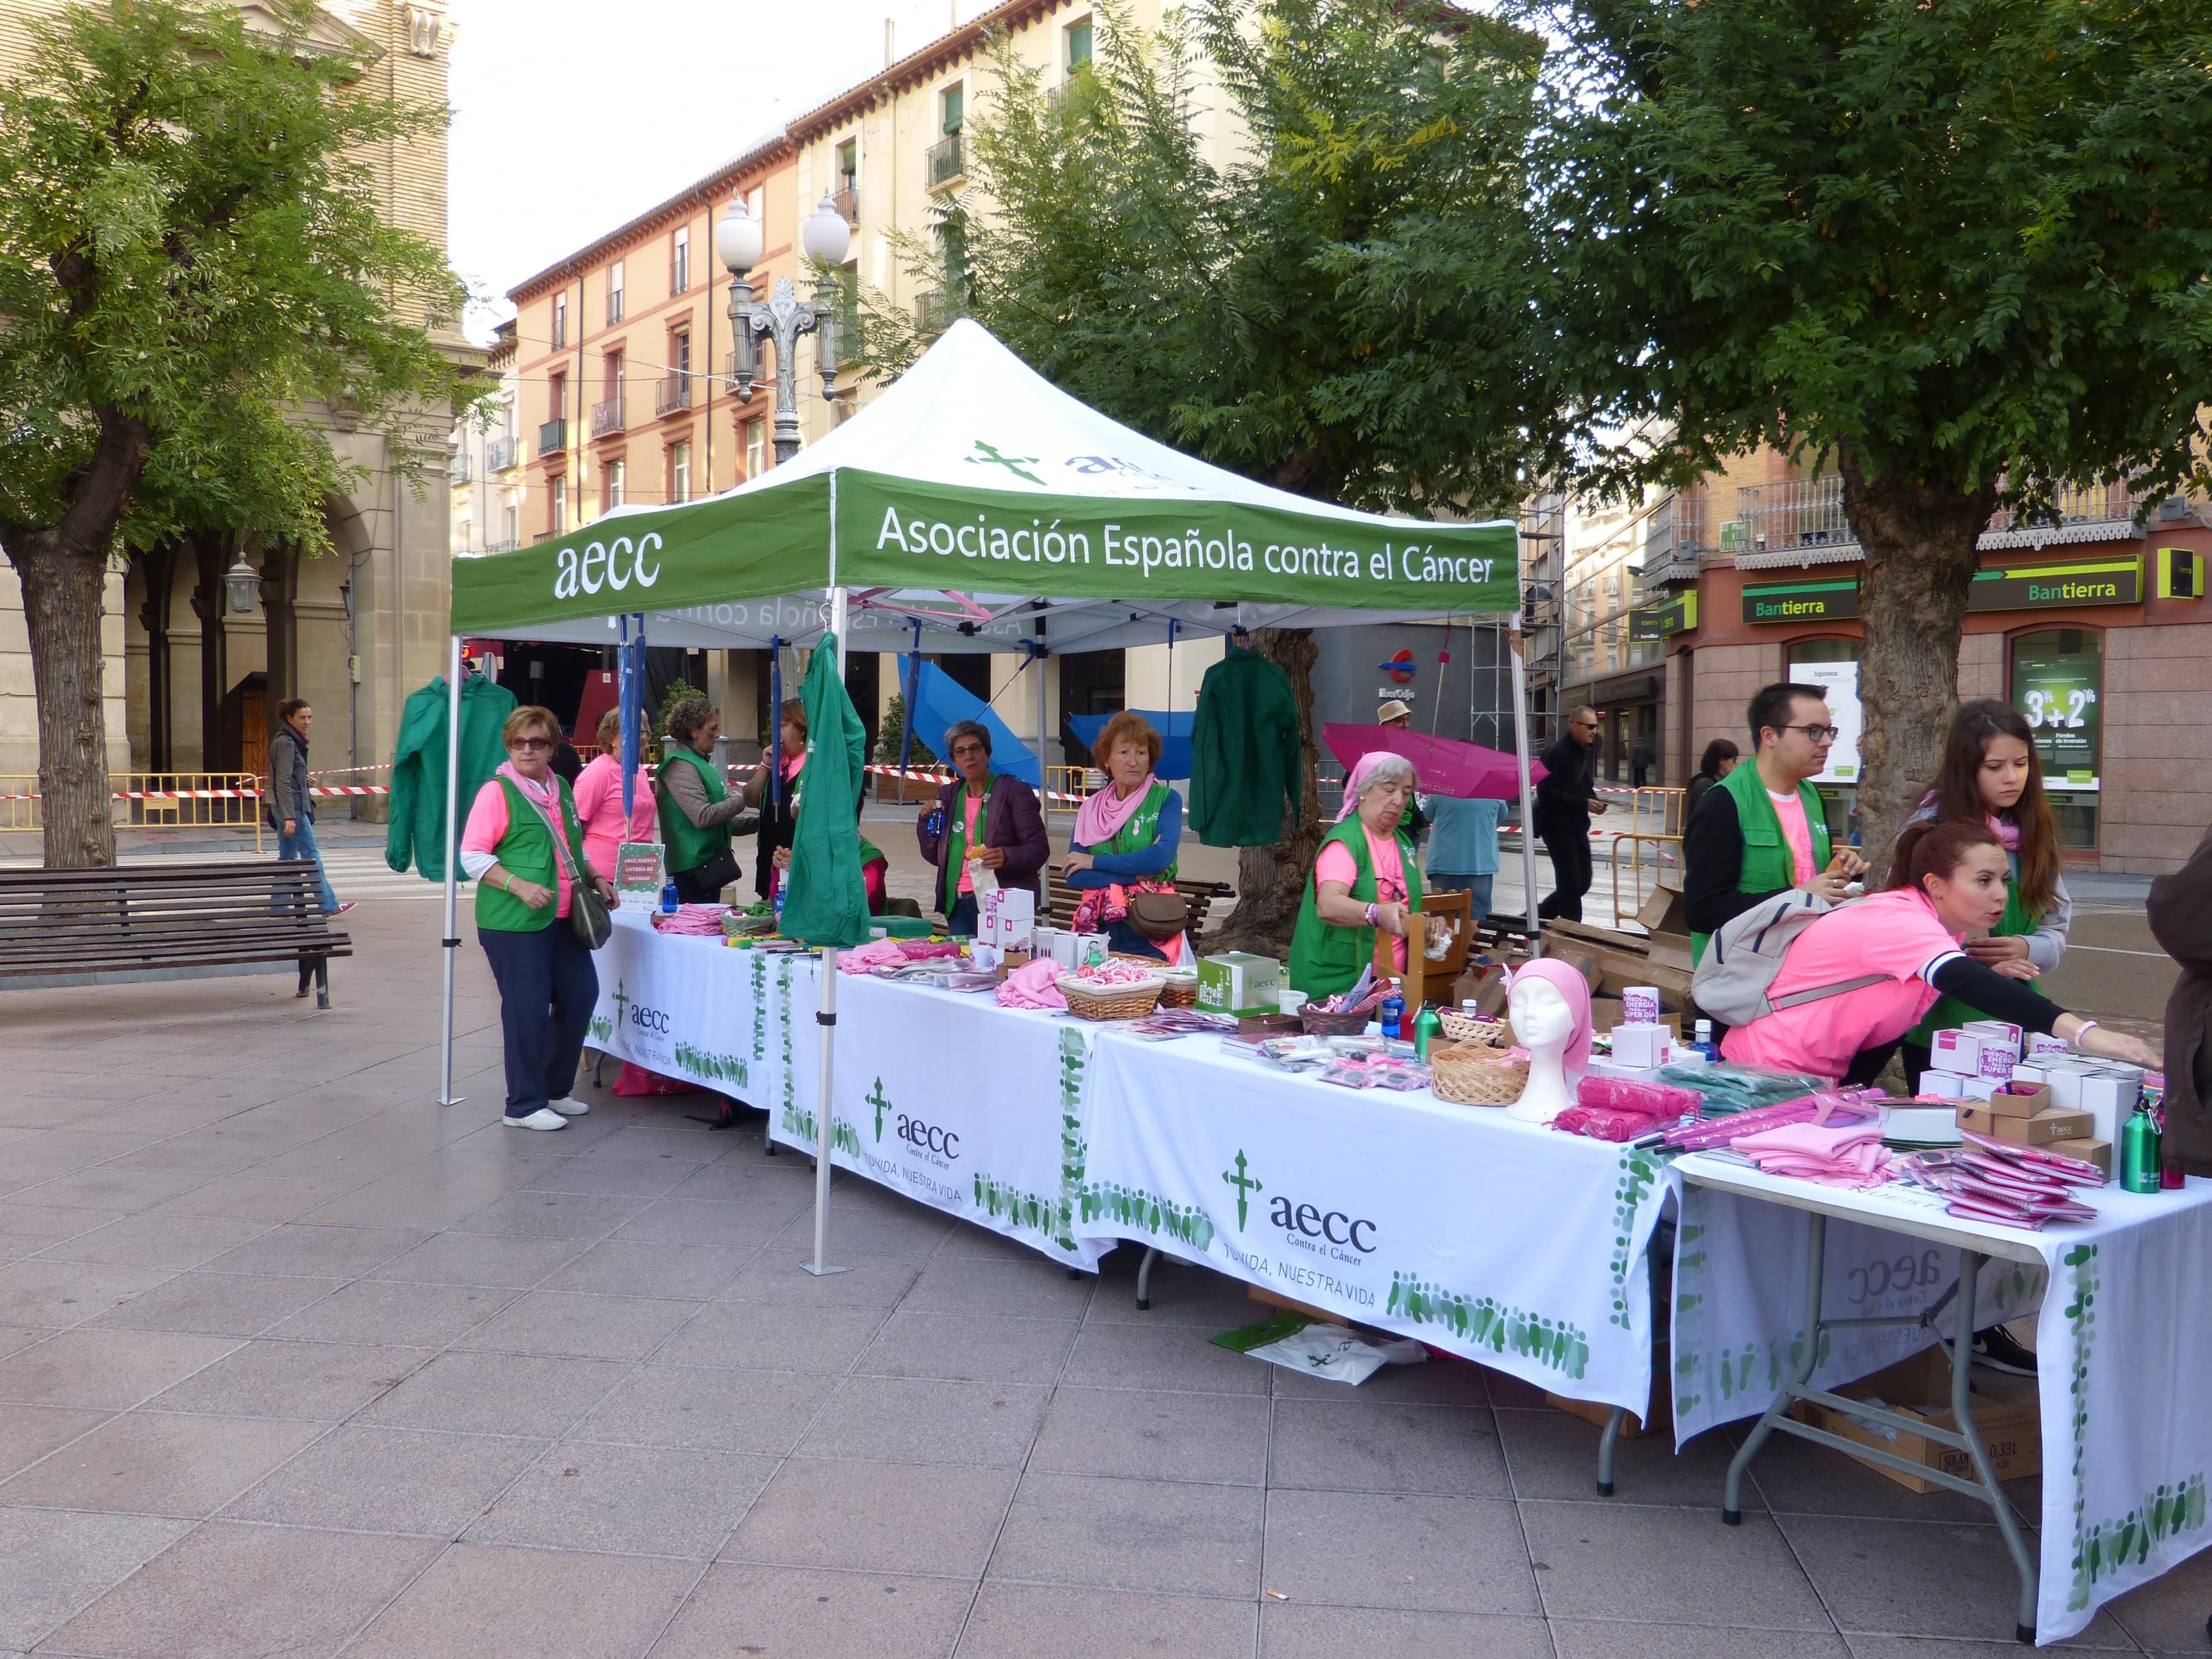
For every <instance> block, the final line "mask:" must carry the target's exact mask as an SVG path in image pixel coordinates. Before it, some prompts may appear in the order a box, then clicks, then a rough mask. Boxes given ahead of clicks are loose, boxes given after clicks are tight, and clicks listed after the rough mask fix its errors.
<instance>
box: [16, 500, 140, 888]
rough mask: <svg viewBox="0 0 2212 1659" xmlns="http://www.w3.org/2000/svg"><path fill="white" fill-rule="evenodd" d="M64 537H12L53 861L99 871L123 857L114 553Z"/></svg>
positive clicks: (52, 865) (51, 864)
mask: <svg viewBox="0 0 2212 1659" xmlns="http://www.w3.org/2000/svg"><path fill="white" fill-rule="evenodd" d="M58 540H59V538H58V537H55V536H54V535H53V534H52V532H40V533H35V534H33V535H31V536H29V537H26V538H21V540H20V541H19V542H18V543H15V544H10V546H9V550H8V554H9V562H11V563H13V564H14V565H15V572H16V574H17V575H18V576H19V577H20V578H21V582H22V588H23V623H24V626H25V629H26V630H27V632H28V633H29V635H30V641H31V683H32V686H33V689H34V690H36V691H37V693H38V699H39V794H40V802H39V806H40V818H41V819H42V821H43V822H44V823H45V827H46V867H47V868H49V869H54V870H82V869H96V868H100V867H103V866H107V865H111V864H112V863H114V862H115V826H114V823H113V821H112V818H111V817H110V814H109V811H108V785H107V731H106V720H105V719H104V718H103V714H104V710H103V708H102V707H101V699H102V693H103V691H104V690H105V689H106V688H105V684H104V678H105V673H104V671H105V667H106V665H105V663H104V661H103V659H102V653H101V651H100V605H101V599H102V598H103V589H104V587H105V586H106V580H107V560H106V556H105V555H104V554H102V553H100V552H93V551H87V550H84V549H82V548H75V547H68V546H65V545H59V546H58V545H56V543H57V542H58Z"/></svg>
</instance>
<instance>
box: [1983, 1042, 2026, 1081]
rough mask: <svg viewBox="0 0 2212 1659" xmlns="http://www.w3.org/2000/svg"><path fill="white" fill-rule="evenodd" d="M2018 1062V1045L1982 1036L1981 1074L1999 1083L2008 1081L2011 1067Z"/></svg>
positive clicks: (2010, 1077)
mask: <svg viewBox="0 0 2212 1659" xmlns="http://www.w3.org/2000/svg"><path fill="white" fill-rule="evenodd" d="M2019 1064H2020V1045H2019V1044H2018V1043H2016V1042H2002V1041H2000V1040H1999V1039H1998V1038H1996V1037H1993V1036H1984V1037H1983V1038H1982V1069H1981V1075H1982V1076H1984V1077H1986V1078H1993V1079H1996V1081H1997V1082H1999V1083H2006V1082H2009V1081H2010V1080H2011V1079H2012V1072H2013V1067H2014V1066H2017V1065H2019Z"/></svg>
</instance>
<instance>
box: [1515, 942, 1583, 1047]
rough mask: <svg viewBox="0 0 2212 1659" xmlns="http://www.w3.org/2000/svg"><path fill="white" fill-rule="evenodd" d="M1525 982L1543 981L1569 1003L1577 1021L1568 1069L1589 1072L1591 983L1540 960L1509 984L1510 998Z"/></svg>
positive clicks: (1569, 1044)
mask: <svg viewBox="0 0 2212 1659" xmlns="http://www.w3.org/2000/svg"><path fill="white" fill-rule="evenodd" d="M1524 979H1541V980H1542V981H1544V982H1545V983H1546V984H1547V985H1549V986H1551V987H1553V989H1555V990H1557V991H1558V992H1559V994H1560V995H1561V996H1563V997H1565V999H1566V1000H1567V1007H1568V1008H1569V1010H1570V1011H1571V1012H1572V1013H1573V1014H1574V1017H1575V1034H1574V1035H1573V1036H1571V1037H1569V1038H1568V1039H1567V1052H1566V1054H1565V1061H1566V1066H1567V1069H1568V1070H1569V1071H1571V1072H1585V1071H1588V1070H1589V1057H1590V992H1589V981H1588V980H1586V979H1584V978H1583V976H1582V975H1581V974H1579V973H1578V972H1577V971H1576V970H1575V969H1572V968H1570V967H1568V966H1567V964H1566V963H1564V962H1553V961H1552V960H1551V959H1550V958H1549V957H1537V959H1536V960H1535V961H1534V962H1532V963H1529V964H1528V966H1527V967H1525V968H1521V969H1516V970H1515V971H1514V973H1513V975H1512V976H1511V978H1510V980H1509V981H1507V983H1508V987H1509V994H1510V987H1511V986H1514V985H1518V984H1519V983H1520V982H1521V981H1522V980H1524ZM1516 1035H1517V1034H1516Z"/></svg>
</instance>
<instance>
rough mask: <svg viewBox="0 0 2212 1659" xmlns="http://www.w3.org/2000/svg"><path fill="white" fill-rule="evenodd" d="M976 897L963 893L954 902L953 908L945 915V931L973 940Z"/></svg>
mask: <svg viewBox="0 0 2212 1659" xmlns="http://www.w3.org/2000/svg"><path fill="white" fill-rule="evenodd" d="M975 921H976V909H975V895H974V894H973V893H963V894H961V895H960V896H959V897H957V898H956V899H954V900H953V901H952V908H951V909H950V910H947V911H946V912H945V932H946V933H961V934H964V935H966V936H967V937H968V938H969V939H973V938H975Z"/></svg>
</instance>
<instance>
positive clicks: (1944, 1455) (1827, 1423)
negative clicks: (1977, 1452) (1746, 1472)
mask: <svg viewBox="0 0 2212 1659" xmlns="http://www.w3.org/2000/svg"><path fill="white" fill-rule="evenodd" d="M1971 1381H1972V1389H1973V1396H1972V1397H1973V1409H1974V1426H1975V1427H1976V1428H1977V1429H1978V1430H1979V1431H1981V1436H1982V1443H1983V1445H1984V1446H1985V1447H1987V1448H1988V1449H1989V1454H1990V1462H1991V1463H1992V1464H1993V1465H1995V1466H1996V1477H1997V1479H1998V1480H2020V1479H2021V1478H2022V1477H2024V1476H2027V1475H2031V1474H2042V1473H2043V1423H2042V1416H2041V1411H2040V1407H2039V1396H2038V1395H2037V1392H2036V1381H2035V1379H2034V1378H2033V1377H2032V1376H2011V1375H2009V1374H2008V1373H2006V1372H2003V1371H1995V1370H1990V1368H1989V1367H1988V1366H1986V1365H1977V1366H1975V1367H1974V1368H1973V1371H1972V1379H1971ZM1835 1392H1836V1393H1838V1394H1840V1395H1844V1396H1846V1397H1847V1398H1850V1399H1853V1400H1866V1401H1880V1402H1881V1404H1883V1405H1885V1406H1887V1407H1889V1408H1890V1409H1891V1410H1893V1411H1897V1412H1902V1413H1905V1414H1906V1415H1908V1416H1911V1417H1915V1418H1917V1419H1920V1420H1921V1421H1923V1422H1924V1423H1927V1424H1928V1425H1930V1426H1931V1427H1935V1428H1939V1429H1955V1428H1956V1427H1957V1426H1958V1425H1957V1424H1956V1423H1955V1422H1954V1420H1953V1419H1952V1417H1951V1365H1950V1362H1949V1361H1948V1360H1947V1359H1946V1358H1944V1357H1943V1351H1942V1349H1941V1348H1928V1349H1924V1350H1923V1351H1922V1352H1919V1353H1917V1354H1915V1355H1914V1356H1913V1357H1912V1358H1910V1359H1907V1360H1904V1361H1901V1362H1899V1364H1894V1365H1892V1366H1891V1367H1890V1368H1889V1369H1888V1370H1885V1371H1876V1372H1875V1374H1874V1375H1873V1376H1866V1377H1862V1378H1860V1379H1859V1380H1858V1381H1857V1382H1856V1383H1847V1384H1845V1385H1844V1387H1842V1388H1840V1389H1836V1390H1835ZM1790 1410H1791V1413H1792V1414H1793V1415H1795V1416H1796V1418H1797V1419H1799V1420H1800V1421H1801V1422H1805V1423H1809V1424H1811V1425H1813V1426H1814V1427H1815V1428H1820V1429H1826V1430H1827V1431H1829V1432H1830V1433H1831V1434H1838V1435H1841V1436H1842V1437H1844V1439H1846V1440H1852V1441H1856V1442H1857V1443H1859V1444H1860V1445H1862V1446H1871V1447H1875V1448H1878V1449H1881V1450H1883V1451H1887V1452H1890V1453H1893V1455H1896V1456H1899V1457H1901V1458H1904V1459H1905V1461H1906V1462H1913V1463H1917V1464H1919V1465H1921V1466H1922V1467H1923V1468H1929V1469H1941V1470H1942V1471H1943V1473H1945V1474H1955V1475H1960V1476H1962V1477H1964V1478H1965V1479H1966V1480H1972V1479H1973V1474H1974V1470H1973V1465H1972V1461H1971V1460H1970V1459H1969V1458H1968V1457H1967V1455H1966V1453H1964V1452H1963V1451H1954V1450H1953V1449H1951V1448H1950V1447H1948V1446H1946V1445H1943V1444H1942V1443H1940V1442H1937V1441H1933V1440H1929V1439H1926V1438H1923V1437H1922V1436H1920V1435H1917V1434H1913V1433H1910V1432H1899V1434H1898V1436H1897V1437H1896V1438H1895V1439H1894V1440H1892V1439H1890V1438H1889V1437H1888V1436H1887V1432H1885V1431H1880V1430H1875V1429H1871V1428H1867V1427H1863V1426H1862V1425H1860V1424H1858V1423H1857V1422H1856V1421H1854V1420H1853V1419H1850V1418H1849V1417H1846V1416H1845V1415H1844V1413H1841V1412H1838V1411H1834V1410H1832V1409H1830V1408H1829V1407H1826V1406H1820V1405H1816V1404H1814V1402H1813V1401H1809V1400H1801V1401H1798V1402H1797V1403H1796V1405H1795V1406H1793V1407H1790ZM1868 1467H1869V1468H1872V1469H1874V1470H1875V1472H1876V1473H1877V1474H1885V1475H1887V1476H1888V1477H1889V1478H1890V1479H1891V1480H1894V1481H1896V1482H1897V1484H1898V1485H1899V1486H1903V1487H1905V1489H1906V1490H1907V1491H1909V1492H1920V1493H1922V1494H1923V1495H1924V1494H1926V1493H1928V1492H1942V1491H1944V1490H1946V1488H1944V1487H1942V1486H1937V1485H1936V1483H1935V1482H1934V1481H1932V1480H1922V1479H1921V1478H1919V1477H1918V1476H1917V1475H1911V1474H1904V1473H1902V1472H1901V1471H1899V1470H1896V1469H1890V1468H1883V1467H1882V1466H1881V1464H1879V1463H1875V1464H1869V1466H1868Z"/></svg>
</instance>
